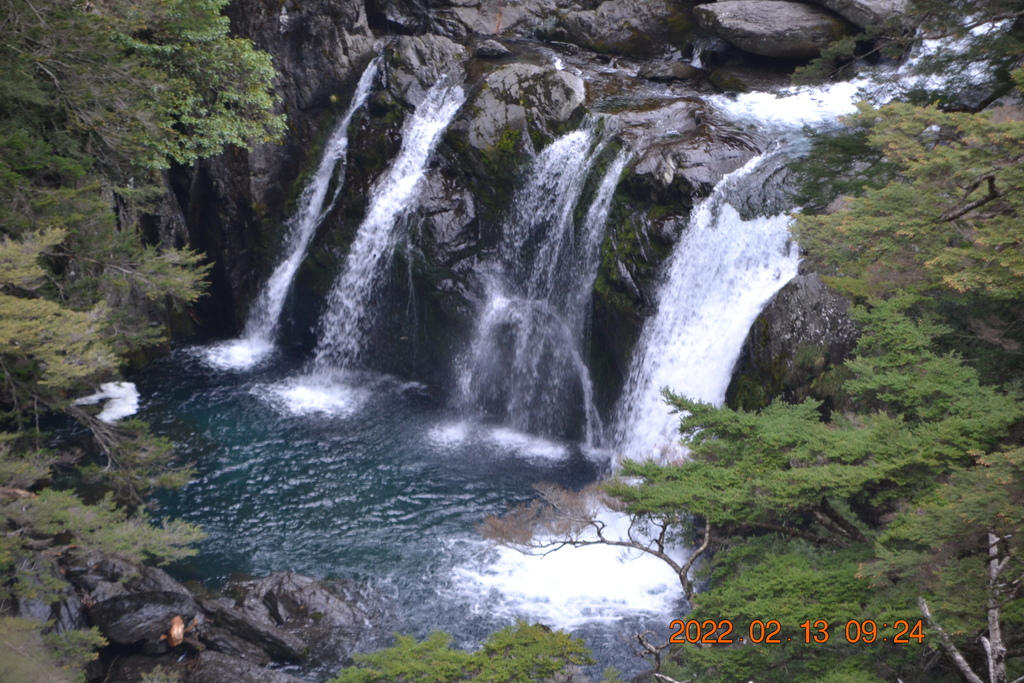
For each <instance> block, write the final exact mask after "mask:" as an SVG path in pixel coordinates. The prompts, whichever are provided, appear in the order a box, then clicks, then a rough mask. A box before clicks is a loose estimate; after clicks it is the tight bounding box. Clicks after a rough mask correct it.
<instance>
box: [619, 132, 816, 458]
mask: <svg viewBox="0 0 1024 683" xmlns="http://www.w3.org/2000/svg"><path fill="white" fill-rule="evenodd" d="M783 162H784V157H783V155H782V154H781V153H779V152H777V151H776V152H773V153H767V154H764V155H761V156H758V157H755V158H754V159H751V160H750V161H749V162H747V164H746V165H745V166H743V167H742V168H740V169H739V170H737V171H734V172H732V173H730V174H729V175H727V176H725V177H724V178H723V179H722V180H721V181H720V182H719V183H718V185H717V186H716V187H715V189H714V191H713V192H712V194H711V196H710V197H708V198H707V199H706V200H705V201H704V202H703V203H702V204H701V205H700V206H699V207H697V208H696V209H695V210H694V212H693V216H692V217H691V219H690V225H689V228H688V229H687V231H686V233H685V234H684V235H683V237H682V239H681V240H680V242H679V244H678V245H677V246H676V248H675V250H674V252H673V254H672V256H671V260H670V261H669V264H668V273H667V276H666V278H665V281H664V283H663V284H662V285H661V287H660V291H659V293H658V300H657V306H658V308H657V312H656V313H655V315H654V317H653V319H651V320H649V321H648V322H647V324H646V325H645V326H644V330H643V333H642V334H641V337H640V341H639V342H638V343H637V347H636V350H635V352H634V356H633V362H632V366H631V369H630V374H629V378H628V379H627V381H626V387H625V389H624V391H623V394H622V397H621V398H620V401H619V406H620V407H619V414H618V422H617V424H616V426H615V449H616V455H617V457H619V458H627V459H631V460H645V459H654V460H656V461H660V462H671V461H674V460H678V459H680V458H681V457H682V455H683V451H682V447H681V446H680V445H679V444H678V435H677V430H676V428H677V426H678V424H679V417H678V416H677V415H674V414H672V413H671V412H670V410H669V408H668V406H666V405H665V403H664V400H663V398H662V396H661V390H662V388H665V387H667V388H669V389H672V390H673V391H676V392H679V393H682V394H684V395H686V396H687V397H689V398H692V399H697V400H700V401H705V402H707V403H713V404H716V405H718V404H721V402H722V401H723V400H724V399H725V390H726V389H727V388H728V386H729V380H730V377H731V374H732V368H733V365H734V364H735V362H736V359H737V358H738V357H739V353H740V350H741V348H742V346H743V340H744V339H745V338H746V335H747V331H748V330H749V329H750V325H751V324H752V323H753V322H754V319H755V318H756V317H757V315H758V314H759V313H760V312H761V308H762V307H763V306H764V305H765V303H767V301H768V300H769V299H770V298H771V297H772V296H774V295H775V293H776V292H777V291H779V289H781V288H782V287H783V286H784V285H785V284H786V283H787V282H789V280H791V279H792V278H793V277H794V276H795V275H796V273H797V263H798V260H799V259H798V253H797V249H796V246H795V245H794V244H792V243H791V242H790V238H789V223H790V218H789V216H788V215H786V214H779V215H776V216H772V217H759V218H753V219H751V220H743V219H742V218H741V217H740V214H739V212H738V211H737V210H736V209H735V208H734V207H733V206H732V204H730V199H731V196H732V195H733V193H735V192H736V190H737V188H739V187H740V186H741V185H742V183H743V181H744V180H745V179H747V178H748V177H749V176H750V175H751V174H752V173H753V172H755V171H756V170H757V169H758V168H759V167H761V166H762V165H764V164H773V163H783Z"/></svg>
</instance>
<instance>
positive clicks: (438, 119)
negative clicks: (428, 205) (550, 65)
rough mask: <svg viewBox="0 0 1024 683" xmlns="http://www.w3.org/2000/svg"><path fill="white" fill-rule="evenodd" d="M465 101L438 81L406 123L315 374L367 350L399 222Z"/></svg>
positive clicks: (348, 267) (345, 274) (343, 281)
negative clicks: (367, 341) (367, 336)
mask: <svg viewBox="0 0 1024 683" xmlns="http://www.w3.org/2000/svg"><path fill="white" fill-rule="evenodd" d="M465 99H466V96H465V93H464V92H463V90H462V88H461V87H460V86H457V85H449V84H448V83H447V79H446V78H441V79H440V80H439V81H438V82H437V83H436V84H435V85H434V86H433V87H432V88H431V89H430V90H429V92H428V93H427V96H426V98H425V99H424V100H423V102H422V103H421V104H420V105H419V107H417V109H416V111H415V113H413V114H412V115H411V116H410V117H409V119H408V120H407V121H406V124H405V127H404V128H403V130H402V146H401V149H400V150H399V152H398V156H397V157H395V159H394V160H393V161H392V162H391V165H390V166H389V167H388V170H387V171H385V173H384V175H383V176H382V177H381V178H380V179H379V180H378V181H377V183H376V184H375V185H374V187H373V189H372V190H371V191H370V201H369V207H368V208H367V211H366V218H364V219H363V222H362V224H361V225H360V226H359V231H358V232H357V233H356V237H355V240H354V241H353V242H352V247H351V249H350V251H349V254H348V257H347V259H346V260H345V266H344V269H343V270H342V273H341V275H340V276H338V278H337V280H335V283H334V286H333V287H332V289H331V292H330V294H329V295H328V297H327V310H326V313H325V314H324V316H323V318H322V319H321V321H320V341H319V344H318V345H317V349H316V355H315V358H314V361H313V367H314V372H315V374H320V375H323V374H325V373H329V371H330V370H331V369H332V368H337V369H345V368H346V367H348V366H350V365H351V364H353V363H355V362H358V361H359V360H360V356H361V355H362V354H363V353H364V352H365V350H366V349H365V348H364V346H365V340H366V334H367V331H368V329H369V328H370V327H371V323H372V320H373V314H374V310H375V307H374V306H373V305H372V304H373V301H372V299H373V296H374V295H375V294H376V293H377V290H378V288H379V286H380V284H381V282H382V280H383V279H384V277H385V275H386V274H387V272H388V267H389V266H390V265H391V261H392V258H393V255H394V244H395V233H396V232H397V227H398V225H399V223H400V219H401V218H402V217H403V216H405V215H406V214H407V213H408V211H409V209H410V208H412V207H413V206H414V205H415V200H416V189H417V187H418V185H419V183H420V180H421V179H422V178H423V176H424V174H425V173H426V169H427V162H428V161H429V160H430V155H431V154H432V153H433V151H434V148H435V147H437V144H438V142H439V141H440V140H441V135H442V134H443V133H444V131H445V129H446V128H447V127H448V124H449V123H451V121H452V119H453V118H455V114H456V113H458V111H459V108H460V107H462V103H463V102H464V101H465Z"/></svg>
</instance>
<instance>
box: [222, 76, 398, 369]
mask: <svg viewBox="0 0 1024 683" xmlns="http://www.w3.org/2000/svg"><path fill="white" fill-rule="evenodd" d="M379 64H380V58H379V57H377V58H376V59H374V60H373V61H371V62H370V64H369V65H368V66H367V67H366V69H365V70H364V71H363V75H362V76H361V77H360V78H359V83H358V84H357V85H356V91H355V93H354V94H353V95H352V101H351V102H350V103H349V105H348V109H347V110H346V111H345V115H344V116H342V118H341V121H339V122H338V125H337V126H335V128H334V130H333V131H331V135H330V137H329V138H328V139H327V144H326V145H324V153H323V157H322V158H321V159H320V165H319V166H317V168H316V171H315V172H314V173H313V175H312V177H311V178H310V179H309V183H308V184H307V185H306V187H305V188H304V189H303V190H302V194H301V195H300V196H299V200H298V204H297V208H296V211H295V213H294V214H293V216H292V217H291V219H290V220H289V221H288V231H287V234H286V235H285V238H284V244H283V245H282V252H283V253H284V258H283V259H282V260H281V261H280V262H279V263H278V264H277V266H276V267H275V268H274V272H273V273H271V275H270V278H269V279H268V280H267V282H266V284H265V285H263V288H262V289H261V290H260V292H259V294H258V295H257V296H256V299H255V301H253V303H252V307H251V308H250V310H249V317H248V319H247V320H246V323H245V329H244V331H243V333H242V337H241V338H240V339H237V340H234V341H232V342H228V343H226V344H221V345H218V346H214V347H211V348H210V349H208V350H207V352H206V358H207V360H208V361H209V362H210V363H212V364H213V365H215V366H218V367H224V368H233V369H243V368H247V367H251V366H252V365H255V364H256V363H258V362H259V361H260V360H262V359H263V358H264V357H266V355H267V354H268V353H270V351H272V350H273V348H274V342H275V338H276V336H277V326H278V323H279V321H280V319H281V312H282V311H283V310H284V302H285V298H286V297H287V296H288V290H290V289H291V286H292V280H294V279H295V273H296V272H297V271H298V270H299V266H300V265H302V260H303V259H304V258H305V256H306V249H307V247H309V242H310V240H311V239H313V235H314V234H315V233H316V229H317V227H318V226H319V225H320V223H321V222H322V221H323V219H324V217H325V216H327V214H329V213H330V212H331V209H333V208H334V203H335V201H337V199H338V195H340V194H341V190H342V187H343V184H344V180H345V161H346V158H347V155H348V128H349V125H350V124H351V123H352V118H353V117H354V116H355V113H356V112H357V111H358V110H359V109H360V108H361V107H362V106H363V104H365V103H366V99H367V97H369V95H370V90H371V89H372V87H373V81H374V79H375V78H376V76H377V67H378V65H379ZM332 180H333V181H334V193H333V195H332V196H331V199H330V202H329V203H328V204H327V206H326V207H325V206H324V200H325V199H326V198H327V193H328V191H329V190H330V187H331V182H332Z"/></svg>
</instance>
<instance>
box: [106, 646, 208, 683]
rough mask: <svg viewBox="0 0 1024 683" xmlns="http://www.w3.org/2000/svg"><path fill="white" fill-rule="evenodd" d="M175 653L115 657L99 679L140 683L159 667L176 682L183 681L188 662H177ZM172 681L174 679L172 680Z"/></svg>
mask: <svg viewBox="0 0 1024 683" xmlns="http://www.w3.org/2000/svg"><path fill="white" fill-rule="evenodd" d="M179 659H180V655H179V654H177V653H171V654H165V655H162V656H158V657H147V656H145V655H138V654H135V655H122V656H120V657H115V658H114V661H113V662H112V663H111V664H110V669H109V670H108V671H107V672H106V673H105V674H104V675H103V676H101V677H100V678H99V679H90V680H101V681H103V683H142V682H143V681H144V680H145V678H146V677H147V676H149V675H150V674H152V673H153V670H154V669H156V668H157V667H160V670H161V671H162V672H164V673H165V674H166V675H169V676H178V677H179V678H178V679H177V680H181V681H184V680H185V678H184V675H185V674H186V673H187V672H188V666H189V664H190V662H188V661H179ZM172 680H174V679H172Z"/></svg>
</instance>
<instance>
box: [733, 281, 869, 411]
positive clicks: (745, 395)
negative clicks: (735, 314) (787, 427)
mask: <svg viewBox="0 0 1024 683" xmlns="http://www.w3.org/2000/svg"><path fill="white" fill-rule="evenodd" d="M848 308H849V304H848V302H847V301H846V299H845V298H843V297H842V296H841V295H840V294H838V293H837V292H835V291H834V290H832V289H830V288H829V287H827V286H826V285H825V283H824V282H822V280H821V278H820V277H819V276H818V274H817V273H810V274H806V275H798V276H797V277H795V278H793V280H792V281H791V282H790V283H789V284H787V285H786V286H785V287H783V288H782V289H781V290H780V291H779V293H778V294H776V295H775V297H774V298H773V299H772V300H771V301H770V302H769V303H768V305H767V306H766V307H765V309H764V311H762V312H761V315H760V316H758V318H757V320H756V321H754V324H753V326H751V328H750V333H749V334H748V336H747V340H746V341H745V342H744V345H743V351H742V352H741V354H740V359H739V361H738V362H737V365H736V370H735V371H734V374H733V379H732V383H731V384H730V386H729V390H728V393H727V400H728V401H729V404H730V405H732V406H738V407H743V408H745V409H748V410H754V409H759V408H761V407H764V406H765V405H767V404H768V403H769V402H770V401H772V400H773V399H775V398H777V397H781V398H783V399H785V400H787V401H794V402H796V401H801V400H803V399H805V398H808V397H815V398H819V399H828V398H829V396H828V392H827V387H821V386H820V385H818V386H816V384H817V382H816V380H818V378H820V377H821V376H822V375H823V373H825V372H826V371H827V370H829V369H830V368H831V367H833V366H835V365H837V364H839V363H841V362H842V361H843V360H844V359H845V358H847V357H848V356H849V355H850V354H851V353H852V351H853V347H854V345H855V344H856V342H857V337H858V331H857V327H856V326H855V325H854V324H853V321H851V320H850V317H849V315H848Z"/></svg>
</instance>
